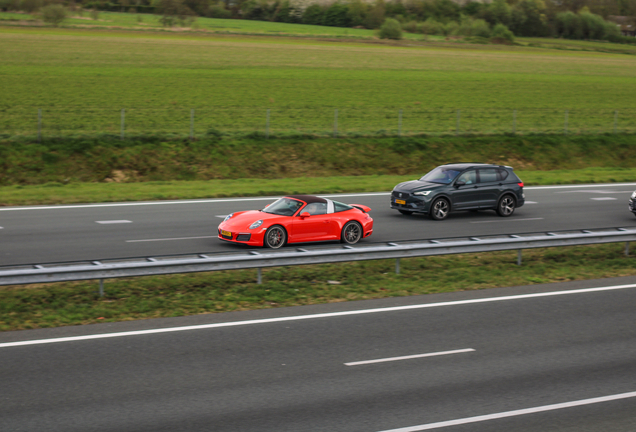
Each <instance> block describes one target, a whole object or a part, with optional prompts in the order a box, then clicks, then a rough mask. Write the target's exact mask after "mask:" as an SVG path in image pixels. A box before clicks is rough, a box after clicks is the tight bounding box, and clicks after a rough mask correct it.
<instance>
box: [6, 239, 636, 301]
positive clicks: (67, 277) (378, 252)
mask: <svg viewBox="0 0 636 432" xmlns="http://www.w3.org/2000/svg"><path fill="white" fill-rule="evenodd" d="M632 241H636V228H612V229H602V230H579V231H567V232H548V233H540V234H536V233H533V234H518V235H496V236H483V237H464V238H453V239H438V240H424V241H416V242H403V243H385V244H368V245H365V244H360V245H356V246H337V247H327V248H319V249H311V250H309V249H302V248H292V247H288V248H286V249H283V250H277V251H272V250H269V249H263V250H262V251H255V250H250V251H246V252H244V253H235V254H223V255H217V256H208V255H204V254H200V255H194V256H193V255H190V256H180V257H174V256H173V257H157V258H136V259H126V260H119V261H111V262H107V263H105V262H101V261H85V262H77V263H62V264H45V265H43V264H40V265H29V266H12V267H0V285H21V284H34V283H50V282H66V281H78V280H90V279H99V280H100V295H103V280H104V279H111V278H121V277H134V276H152V275H165V274H175V273H192V272H208V271H218V270H238V269H251V268H256V269H258V270H259V272H258V282H259V283H261V269H262V268H264V267H282V266H292V265H307V264H325V263H337V262H350V261H365V260H376V259H396V266H395V271H396V273H399V271H400V261H399V260H400V258H410V257H420V256H433V255H449V254H462V253H477V252H494V251H504V250H517V251H518V255H517V264H519V265H521V251H522V250H523V249H534V248H547V247H560V246H577V245H589V244H603V243H619V242H625V254H626V255H628V254H629V242H632Z"/></svg>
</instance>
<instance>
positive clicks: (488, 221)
mask: <svg viewBox="0 0 636 432" xmlns="http://www.w3.org/2000/svg"><path fill="white" fill-rule="evenodd" d="M531 220H543V218H525V219H508V220H500V219H493V220H485V221H476V222H471V223H495V222H497V223H499V222H522V221H531Z"/></svg>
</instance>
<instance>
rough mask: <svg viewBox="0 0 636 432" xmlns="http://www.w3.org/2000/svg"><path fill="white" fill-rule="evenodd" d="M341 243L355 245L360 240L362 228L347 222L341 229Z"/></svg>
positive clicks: (352, 222)
mask: <svg viewBox="0 0 636 432" xmlns="http://www.w3.org/2000/svg"><path fill="white" fill-rule="evenodd" d="M340 238H341V241H342V243H347V244H356V243H358V242H359V241H360V239H361V238H362V227H361V226H360V224H359V223H358V222H354V221H349V222H347V223H346V224H345V226H344V227H343V228H342V235H341V237H340Z"/></svg>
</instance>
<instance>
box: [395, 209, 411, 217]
mask: <svg viewBox="0 0 636 432" xmlns="http://www.w3.org/2000/svg"><path fill="white" fill-rule="evenodd" d="M398 211H399V212H400V213H402V214H403V215H407V216H411V215H412V214H413V212H412V211H408V210H398Z"/></svg>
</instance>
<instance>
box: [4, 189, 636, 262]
mask: <svg viewBox="0 0 636 432" xmlns="http://www.w3.org/2000/svg"><path fill="white" fill-rule="evenodd" d="M634 189H636V184H612V185H576V186H556V187H526V188H525V194H526V199H527V201H528V203H527V204H526V205H525V206H523V207H521V208H519V209H517V211H516V212H515V214H514V215H513V216H512V217H510V218H505V219H504V218H500V217H498V216H497V215H496V214H495V213H494V211H481V212H478V213H472V212H460V213H457V214H453V215H451V216H450V218H449V219H447V220H445V221H442V222H436V221H432V220H430V219H429V218H428V217H426V216H424V215H413V216H410V217H409V216H403V215H401V214H399V213H398V212H397V211H395V210H391V209H390V208H389V206H388V200H389V196H388V193H374V194H342V195H326V196H329V197H331V198H332V199H335V200H339V201H343V202H346V203H357V204H365V205H368V206H369V207H371V209H372V212H371V215H372V216H373V218H374V221H375V229H374V234H373V236H372V237H370V238H369V239H365V240H364V241H365V242H389V241H404V240H410V239H427V238H440V237H456V236H479V235H487V234H513V233H519V232H541V231H557V230H567V229H587V228H603V227H628V226H636V219H635V218H634V216H633V215H632V214H631V213H630V212H629V211H628V209H627V200H628V197H629V195H630V194H631V192H632V191H633V190H634ZM273 200H274V198H272V197H266V198H234V199H218V200H196V201H177V202H169V203H166V202H158V203H125V204H123V205H118V204H104V205H87V206H74V205H71V206H53V207H46V206H43V207H0V227H2V229H0V265H14V264H30V263H47V262H61V261H78V260H85V259H91V260H99V259H107V258H121V257H139V256H151V255H170V254H186V253H215V252H223V251H240V250H245V249H244V247H242V246H236V245H231V244H227V243H224V242H221V241H219V240H218V239H216V238H215V237H216V227H217V226H218V224H219V223H220V222H221V220H222V217H224V216H225V215H227V214H229V213H232V212H235V211H240V210H249V209H258V208H263V207H264V206H265V205H266V204H268V203H270V202H272V201H273Z"/></svg>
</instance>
